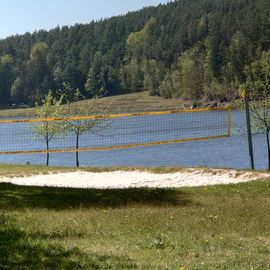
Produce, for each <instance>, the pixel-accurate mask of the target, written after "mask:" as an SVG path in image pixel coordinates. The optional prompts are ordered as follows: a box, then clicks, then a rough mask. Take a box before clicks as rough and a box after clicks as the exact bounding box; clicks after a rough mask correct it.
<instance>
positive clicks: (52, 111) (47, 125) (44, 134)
mask: <svg viewBox="0 0 270 270" xmlns="http://www.w3.org/2000/svg"><path fill="white" fill-rule="evenodd" d="M61 103H62V98H60V100H58V101H57V100H55V99H54V97H53V95H52V91H51V90H50V91H49V92H48V95H47V96H45V99H44V100H43V101H42V105H41V106H39V105H38V104H37V103H36V114H37V117H38V118H41V119H46V118H57V117H59V116H61V114H62V107H61ZM31 129H32V131H33V132H34V133H35V134H36V138H37V139H41V140H43V141H44V142H45V144H46V150H47V151H49V144H50V141H51V140H52V139H53V138H55V137H57V136H59V135H60V134H61V133H63V127H62V122H59V121H41V122H34V123H31ZM46 156H47V158H46V165H47V166H48V165H49V152H47V154H46Z"/></svg>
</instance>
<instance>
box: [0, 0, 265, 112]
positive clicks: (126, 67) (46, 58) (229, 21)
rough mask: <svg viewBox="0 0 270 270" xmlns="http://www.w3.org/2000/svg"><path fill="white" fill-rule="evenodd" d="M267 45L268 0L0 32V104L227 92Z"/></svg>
mask: <svg viewBox="0 0 270 270" xmlns="http://www.w3.org/2000/svg"><path fill="white" fill-rule="evenodd" d="M269 50H270V2H269V0H178V1H171V2H168V3H167V4H160V5H159V6H157V7H146V8H143V9H141V10H139V11H136V12H129V13H127V14H126V15H121V16H116V17H112V18H109V19H104V20H100V21H92V22H90V23H88V24H76V25H74V26H70V27H68V26H64V27H56V28H54V29H51V30H50V31H45V30H40V31H36V32H34V33H26V34H24V35H16V36H11V37H8V38H6V39H2V40H0V106H1V107H8V106H10V105H11V104H13V103H16V104H18V103H25V104H28V105H30V106H32V105H34V104H35V102H38V103H40V102H41V101H42V99H44V96H45V95H46V94H47V93H48V91H49V90H51V91H52V93H53V95H54V96H55V97H58V98H59V97H60V96H61V95H63V94H64V96H65V99H66V100H67V101H69V102H72V101H74V100H77V99H89V98H93V97H103V96H111V95H117V94H123V93H131V92H136V91H142V90H146V91H148V92H149V94H150V95H159V96H162V97H164V98H172V97H179V98H184V99H202V98H203V99H205V100H220V101H225V100H232V99H234V98H237V97H238V96H239V87H240V86H241V85H243V84H244V83H245V82H246V80H247V76H248V70H249V68H250V67H252V64H253V63H254V62H256V61H257V60H258V59H260V58H261V56H262V55H263V53H267V52H268V51H269Z"/></svg>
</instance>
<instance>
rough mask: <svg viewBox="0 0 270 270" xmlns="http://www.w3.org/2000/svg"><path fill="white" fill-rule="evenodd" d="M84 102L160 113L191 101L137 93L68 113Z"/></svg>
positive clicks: (10, 113) (9, 112) (25, 112)
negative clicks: (92, 104) (87, 104)
mask: <svg viewBox="0 0 270 270" xmlns="http://www.w3.org/2000/svg"><path fill="white" fill-rule="evenodd" d="M85 102H90V104H91V103H92V102H96V103H97V104H100V105H102V106H110V107H111V108H114V109H115V108H116V109H117V112H122V113H123V112H140V111H162V110H173V109H179V108H182V107H183V106H184V105H185V104H186V106H191V104H192V102H191V101H183V100H179V99H164V98H161V97H158V96H150V95H149V94H148V92H139V93H133V94H126V95H119V96H113V97H105V98H101V99H99V100H95V101H93V100H92V101H91V100H90V101H79V102H77V103H72V104H71V105H70V113H71V114H73V113H74V112H75V110H76V108H79V107H80V106H82V105H83V104H84V103H85ZM63 107H64V110H65V111H66V112H68V106H67V105H63ZM34 114H35V109H34V108H27V109H5V110H0V117H19V116H29V115H34Z"/></svg>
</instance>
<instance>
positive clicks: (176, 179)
mask: <svg viewBox="0 0 270 270" xmlns="http://www.w3.org/2000/svg"><path fill="white" fill-rule="evenodd" d="M265 178H270V173H263V172H251V171H238V170H227V169H207V168H189V169H183V170H181V171H179V172H173V173H163V174H157V173H151V172H147V171H139V170H138V171H113V172H99V173H97V172H96V173H94V172H85V171H76V172H67V173H49V174H46V175H33V176H26V177H12V178H8V177H1V176H0V182H5V183H12V184H15V185H25V186H51V187H71V188H97V189H116V188H118V189H122V188H139V187H150V188H166V187H168V188H176V187H194V186H207V185H219V184H231V183H243V182H248V181H253V180H258V179H265Z"/></svg>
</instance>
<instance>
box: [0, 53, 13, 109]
mask: <svg viewBox="0 0 270 270" xmlns="http://www.w3.org/2000/svg"><path fill="white" fill-rule="evenodd" d="M13 80H14V63H13V58H12V56H10V55H3V56H0V105H1V104H6V103H7V102H8V100H9V98H10V88H11V86H12V83H13Z"/></svg>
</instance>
